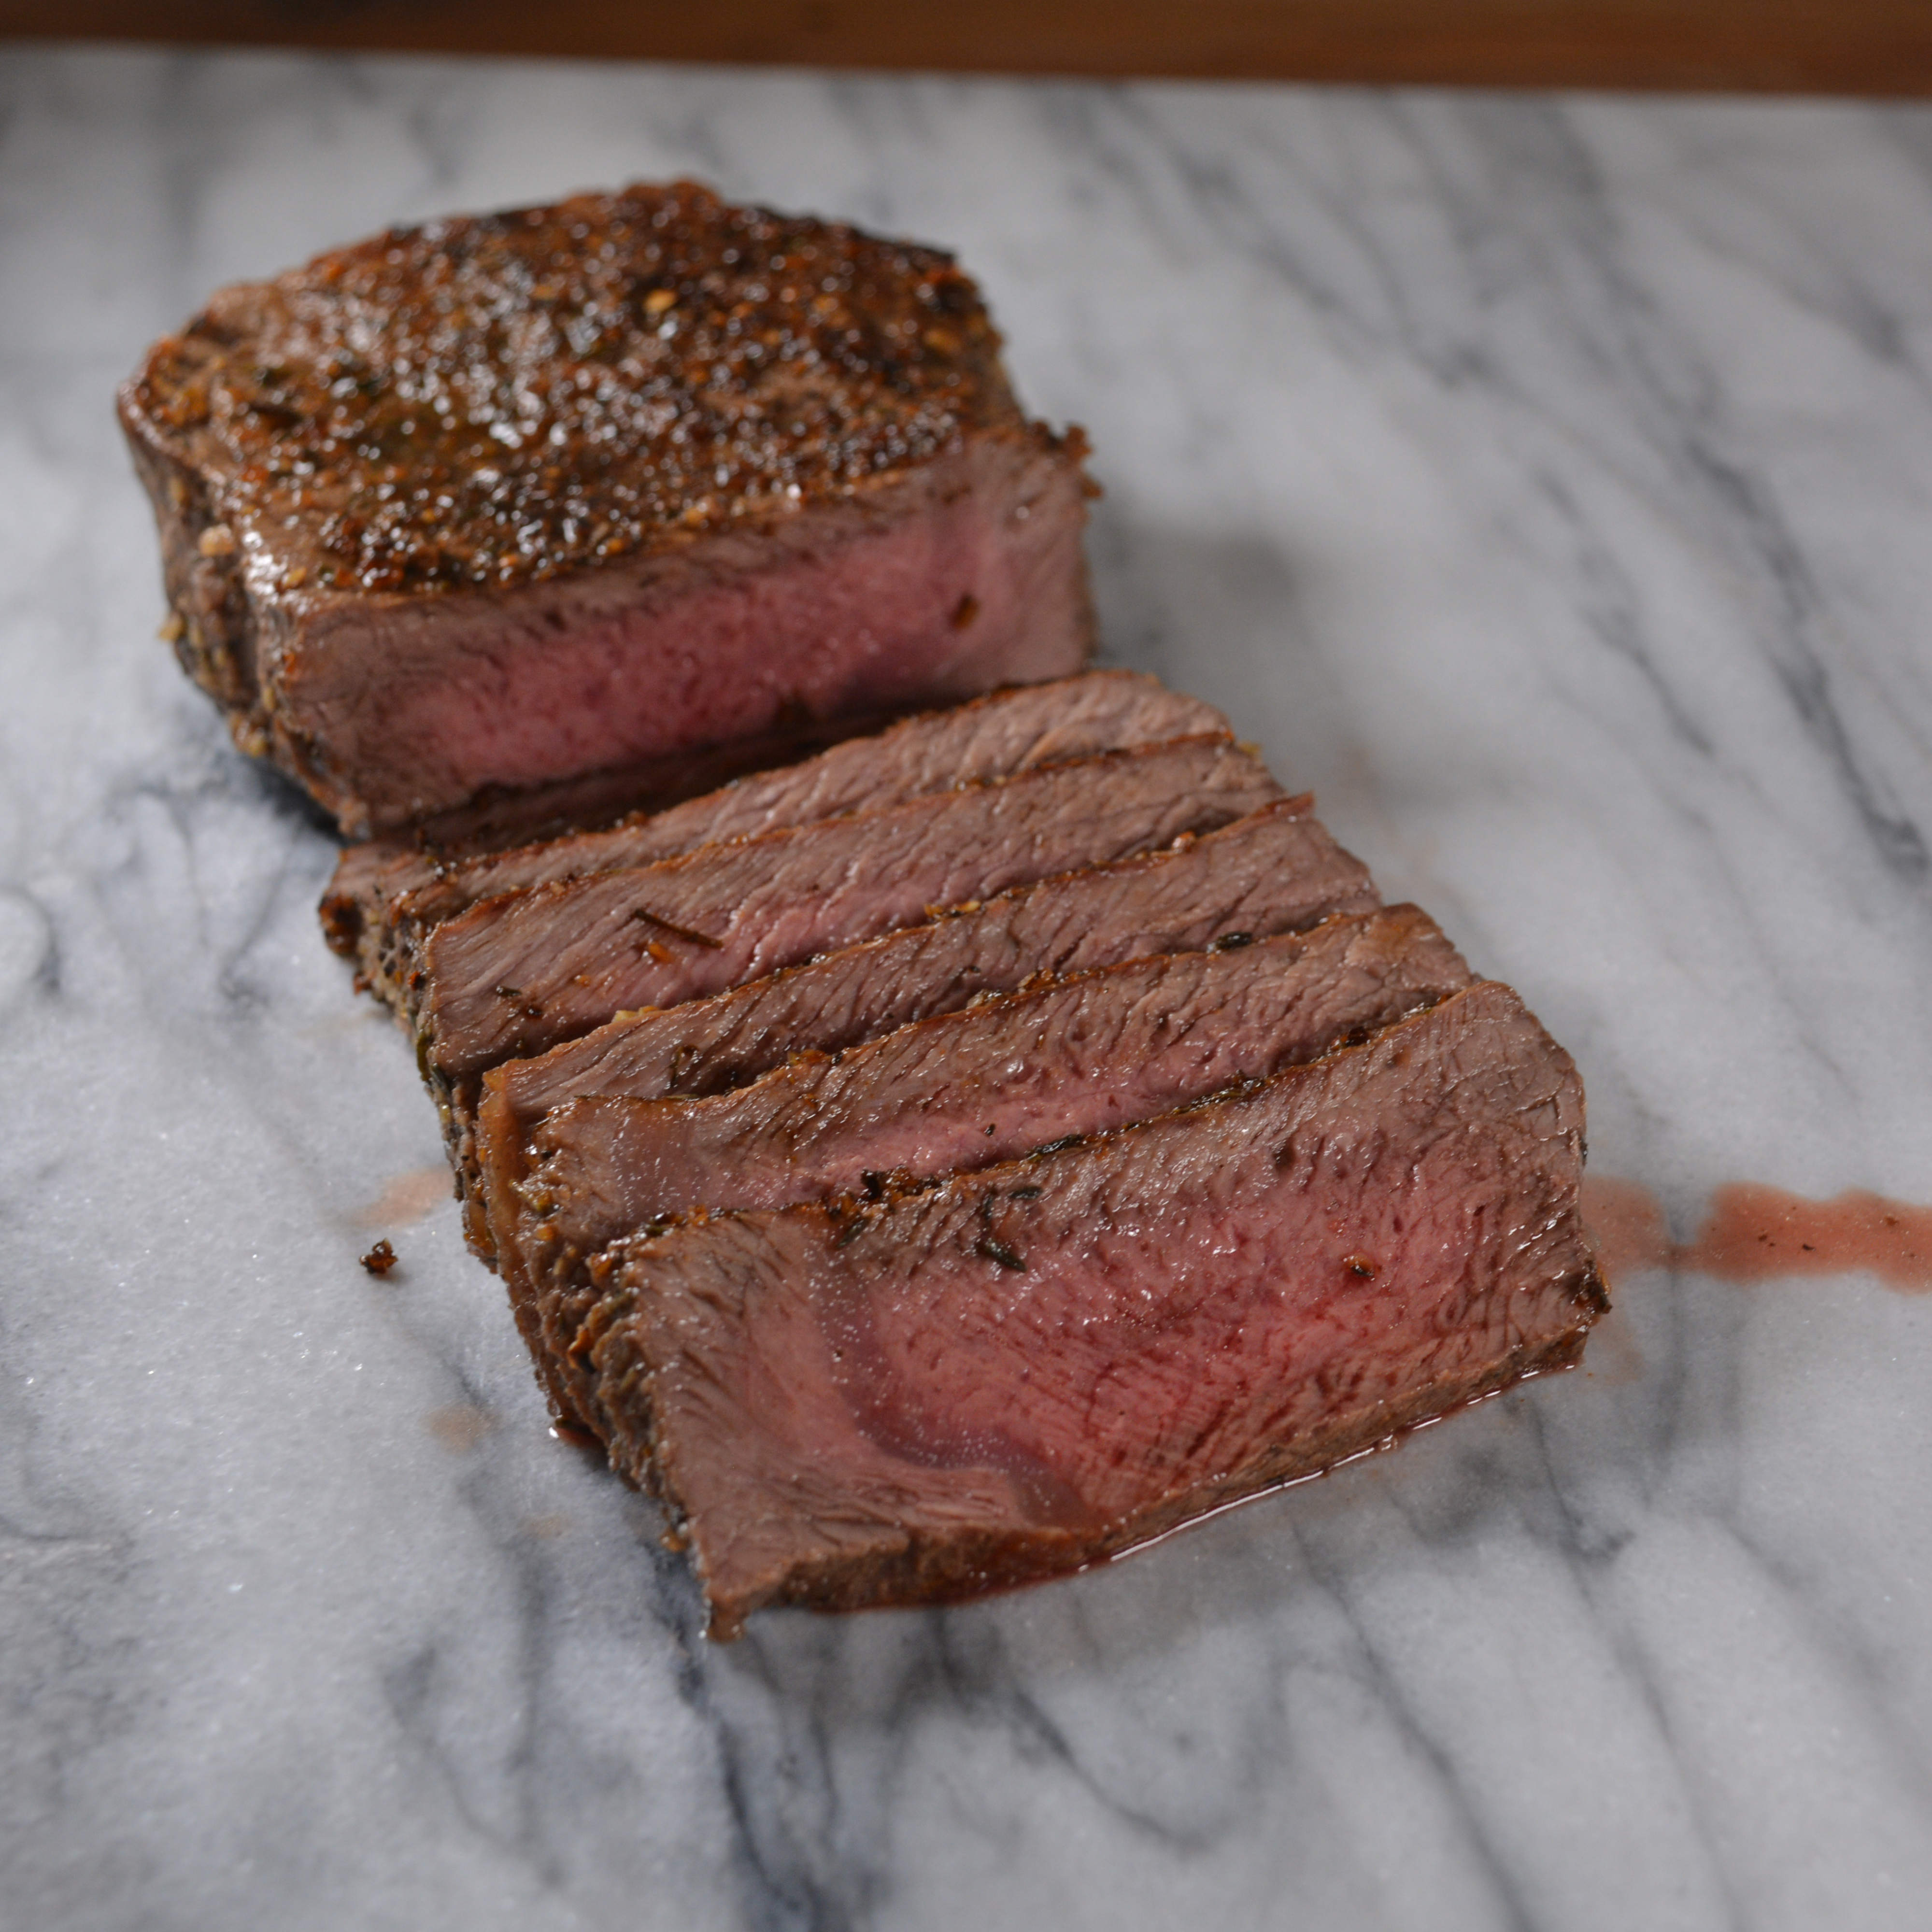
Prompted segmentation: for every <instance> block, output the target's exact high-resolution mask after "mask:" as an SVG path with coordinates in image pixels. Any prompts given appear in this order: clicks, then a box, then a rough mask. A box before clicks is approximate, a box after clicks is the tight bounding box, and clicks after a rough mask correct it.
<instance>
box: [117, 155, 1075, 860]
mask: <svg viewBox="0 0 1932 1932" xmlns="http://www.w3.org/2000/svg"><path fill="white" fill-rule="evenodd" d="M998 350H999V338H998V333H997V332H996V331H995V329H994V328H993V326H992V323H991V320H990V319H989V317H988V316H987V314H986V308H985V305H984V304H983V302H981V300H980V296H979V293H978V291H977V290H976V289H975V288H974V286H973V284H972V283H971V281H969V280H968V278H966V277H965V275H962V273H961V272H959V269H958V268H957V267H956V265H955V264H954V263H953V260H952V259H951V257H949V256H947V255H945V254H943V253H941V251H937V250H934V249H929V248H921V247H919V246H917V245H913V244H910V243H907V242H897V241H892V240H889V239H884V238H880V237H877V236H869V235H866V234H865V233H862V231H860V230H858V229H853V228H850V227H848V226H844V225H842V224H840V223H829V222H823V221H818V220H813V219H811V218H809V217H796V216H786V215H781V214H774V213H772V212H771V211H768V210H765V209H760V208H733V207H729V206H727V205H725V204H724V203H723V202H721V201H720V200H719V199H718V197H717V196H715V195H714V194H712V193H710V192H709V190H706V189H704V188H703V187H700V186H698V185H697V184H693V183H691V182H688V181H687V182H673V183H670V184H637V185H635V186H633V187H629V188H627V189H625V190H622V191H620V192H619V193H615V194H607V195H583V196H576V197H574V198H572V199H570V200H568V201H565V202H560V203H558V204H556V205H553V206H550V207H547V208H530V209H519V210H512V211H507V212H505V213H504V214H495V215H483V216H475V217H457V218H455V219H451V220H443V221H437V222H433V223H425V224H422V225H421V226H416V227H413V228H404V229H392V230H390V231H389V233H386V234H384V235H381V236H373V237H371V238H370V239H368V240H367V241H365V242H361V243H359V244H356V245H352V246H350V247H347V248H340V249H336V250H332V251H330V252H329V254H326V255H323V256H320V257H317V258H316V260H314V261H313V262H311V263H308V264H307V265H305V266H303V267H302V268H299V269H292V270H290V271H289V272H287V273H286V274H284V275H281V276H279V277H278V278H275V280H273V281H266V282H254V283H243V284H236V285H234V286H233V287H229V288H226V289H223V290H217V292H216V293H215V294H214V296H211V298H210V299H209V301H208V306H207V308H206V309H205V311H204V312H203V313H202V314H200V315H199V316H196V317H194V318H193V320H190V322H189V323H187V325H186V326H184V328H183V329H181V331H180V332H178V333H177V334H175V335H169V336H166V337H164V338H162V339H161V340H160V341H158V342H157V343H156V344H154V345H153V346H152V347H151V349H150V350H149V352H148V354H147V356H145V358H144V359H143V361H142V365H141V366H140V368H139V369H138V370H137V371H136V372H135V374H134V375H133V377H131V378H130V380H129V381H128V382H127V383H126V384H124V386H123V388H122V389H121V398H120V404H121V422H122V425H123V427H124V430H125V431H126V434H127V438H128V441H129V444H130V449H131V451H132V452H133V458H134V461H135V466H136V470H137V472H138V473H139V475H140V476H141V478H142V481H143V483H144V484H145V486H146V487H147V489H148V493H149V495H150V497H151V499H152V502H153V505H154V514H155V517H156V522H157V528H158V531H159V534H160V541H161V550H162V565H163V571H162V574H163V582H164V584H165V586H166V592H167V595H168V599H169V605H170V608H171V615H170V618H169V624H168V626H167V634H169V636H170V637H171V638H172V640H173V642H174V643H175V648H176V650H177V652H178V655H179V657H180V658H181V663H182V664H183V666H184V668H185V669H187V670H188V671H189V673H190V675H192V676H193V677H194V678H195V679H196V681H197V682H199V683H200V684H201V685H202V687H203V688H205V690H206V691H208V693H209V694H210V695H211V697H214V699H215V700H216V701H217V703H219V704H220V706H222V708H223V710H224V712H226V715H227V717H228V721H229V727H230V729H231V730H232V731H233V734H234V736H235V738H236V742H237V743H238V744H239V745H242V747H243V748H245V750H248V751H251V752H252V753H255V754H260V755H265V756H267V757H272V758H273V759H274V760H275V761H276V762H277V763H278V764H280V765H281V766H282V768H283V769H284V770H285V771H287V772H289V774H290V775H291V776H293V777H294V778H296V780H297V781H299V782H300V783H302V784H305V786H307V787H308V789H309V790H310V791H311V793H312V794H313V795H314V796H315V797H316V798H317V800H318V801H319V802H320V803H322V804H323V806H324V807H325V808H326V809H328V810H329V811H331V812H332V813H333V814H335V816H336V817H337V818H338V821H339V822H340V823H341V825H342V826H343V828H344V830H345V831H347V832H350V834H351V835H362V834H366V833H368V832H371V831H372V830H376V831H380V830H383V829H389V828H392V827H395V826H401V825H404V824H407V823H410V821H412V820H419V819H422V818H423V817H427V816H429V815H431V814H437V813H440V812H443V811H447V810H449V809H450V808H452V807H456V806H459V805H462V804H463V803H464V802H466V801H467V800H469V799H472V797H474V796H477V795H478V793H481V792H482V791H484V790H486V789H487V788H489V787H504V786H510V787H518V786H528V785H533V784H541V783H543V782H544V781H547V780H551V779H556V778H569V777H573V776H575V775H578V774H580V773H583V772H589V771H592V770H595V769H599V768H601V767H604V766H611V765H615V764H619V763H624V762H626V761H628V760H636V759H640V758H649V757H655V756H658V755H660V754H665V753H669V752H672V751H682V750H688V749H694V748H700V747H703V746H706V745H715V744H718V743H721V742H728V741H731V740H734V739H739V738H741V737H743V736H747V735H749V734H753V733H761V732H764V731H767V730H771V729H772V728H773V727H776V726H779V725H781V724H784V723H785V722H786V721H789V720H791V719H794V718H837V717H840V716H844V715H850V714H856V713H874V712H880V711H889V710H892V709H900V708H904V706H907V705H909V704H910V703H915V702H919V701H924V702H932V701H943V700H946V699H948V698H951V697H960V696H963V695H965V694H969V693H971V692H974V691H981V690H985V689H987V688H991V687H992V686H994V685H998V684H1001V683H1004V682H1032V681H1035V680H1038V679H1046V678H1049V677H1055V676H1063V675H1065V674H1067V673H1070V672H1072V671H1073V670H1076V669H1077V668H1078V667H1079V666H1080V664H1082V663H1083V662H1084V661H1085V659H1086V658H1087V656H1088V653H1089V652H1090V650H1091V646H1092V642H1093V635H1092V633H1093V624H1092V614H1091V606H1090V603H1089V599H1088V591H1087V583H1086V574H1085V564H1084V561H1083V559H1082V553H1081V535H1082V526H1083V524H1084V522H1085V499H1086V496H1087V493H1088V484H1087V483H1086V481H1085V478H1084V476H1083V475H1082V458H1083V456H1084V454H1085V443H1084V440H1083V439H1082V437H1081V436H1080V435H1079V432H1078V431H1070V432H1068V433H1067V434H1065V435H1064V436H1063V435H1057V434H1054V433H1053V432H1052V431H1049V429H1047V428H1046V427H1045V426H1044V425H1040V424H1038V423H1035V422H1030V421H1029V420H1028V419H1027V417H1026V416H1025V413H1023V412H1022V410H1021V409H1020V407H1019V404H1018V402H1017V401H1016V399H1015V398H1014V396H1013V391H1012V389H1011V387H1010V384H1009V383H1008V382H1007V377H1006V375H1005V373H1004V370H1003V369H1002V368H1001V365H1000V362H999V355H998Z"/></svg>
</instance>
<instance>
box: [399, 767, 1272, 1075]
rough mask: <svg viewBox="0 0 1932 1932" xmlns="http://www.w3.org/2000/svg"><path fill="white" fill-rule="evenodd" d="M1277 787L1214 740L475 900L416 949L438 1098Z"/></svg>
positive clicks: (1146, 844) (1176, 832)
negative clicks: (537, 1055)
mask: <svg viewBox="0 0 1932 1932" xmlns="http://www.w3.org/2000/svg"><path fill="white" fill-rule="evenodd" d="M1279 796H1281V788H1280V786H1279V785H1277V784H1275V782H1274V780H1273V779H1272V778H1270V777H1269V776H1268V773H1267V772H1266V771H1265V769H1263V768H1262V766H1261V765H1260V764H1259V762H1258V761H1257V760H1256V759H1254V758H1253V757H1251V756H1250V754H1247V752H1245V751H1241V750H1240V749H1239V748H1237V747H1236V746H1235V745H1234V744H1233V743H1232V741H1231V740H1229V739H1227V738H1225V737H1198V738H1183V739H1176V740H1175V741H1174V742H1172V743H1169V744H1166V745H1145V746H1140V747H1136V748H1133V749H1130V750H1127V751H1110V752H1106V753H1104V754H1100V755H1099V756H1097V757H1092V758H1087V759H1082V760H1078V761H1076V762H1075V763H1070V764H1064V765H1051V766H1045V767H1043V768H1042V769H1039V770H1037V771H1031V772H1021V773H1019V774H1018V775H1016V776H1015V777H1013V778H1002V779H998V780H993V781H986V782H984V783H980V784H971V785H965V786H962V787H960V788H959V789H958V790H953V791H948V792H942V793H937V794H935V795H934V796H931V797H928V798H922V799H913V800H911V801H910V802H907V803H905V804H903V805H895V806H893V807H891V808H889V809H886V810H884V811H868V812H860V813H855V814H853V815H851V816H850V817H844V818H835V819H827V820H823V821H822V822H821V823H818V824H816V825H804V826H791V827H788V828H786V829H781V830H778V831H774V832H766V833H764V834H763V835H760V836H759V837H757V838H748V839H744V840H742V841H737V842H735V843H733V844H716V845H706V846H703V847H700V848H699V849H698V850H697V851H694V852H690V853H685V855H684V856H682V857H680V858H675V859H664V860H661V861H660V862H658V863H657V864H656V865H647V866H640V867H635V868H624V869H622V870H619V871H610V872H601V873H598V874H594V875H593V876H592V877H589V878H585V879H577V880H570V881H568V882H567V883H563V884H561V885H556V886H541V887H538V889H535V890H534V891H531V892H517V893H508V894H505V895H502V896H501V897H499V898H493V899H485V900H484V901H481V903H480V904H477V905H474V906H472V907H470V908H469V910H468V911H467V912H465V913H460V914H459V915H458V916H457V917H456V918H455V919H447V920H446V921H444V922H443V924H442V925H440V926H437V927H436V928H435V929H434V930H433V931H432V932H431V933H430V935H428V938H427V939H426V941H425V942H424V945H423V949H422V959H423V970H422V990H421V995H420V1004H419V1010H418V1013H417V1015H416V1019H417V1022H418V1025H419V1031H420V1037H421V1038H422V1043H423V1044H422V1049H421V1051H420V1053H419V1058H421V1059H422V1061H423V1064H424V1066H425V1071H426V1072H428V1073H429V1074H430V1075H431V1077H432V1078H433V1079H437V1080H440V1082H443V1084H444V1085H445V1086H446V1088H453V1087H454V1086H455V1083H457V1082H469V1083H471V1088H472V1091H471V1092H470V1093H469V1096H468V1097H467V1099H466V1105H468V1106H472V1107H473V1105H474V1092H473V1084H474V1082H475V1079H477V1077H478V1076H480V1075H481V1073H483V1072H484V1070H485V1069H487V1068H488V1067H493V1066H494V1065H496V1064H497V1063H498V1062H499V1061H503V1060H507V1059H510V1058H513V1057H516V1056H520V1055H526V1054H529V1053H531V1052H536V1051H539V1050H541V1049H543V1048H544V1047H547V1046H554V1045H555V1044H556V1043H557V1042H558V1041H559V1040H566V1039H569V1038H571V1037H574V1036H575V1035H577V1034H583V1033H587V1032H589V1031H590V1030H591V1029H592V1028H593V1027H597V1026H601V1025H603V1024H604V1022H605V1021H607V1020H608V1019H610V1018H611V1017H612V1016H613V1015H614V1014H616V1013H619V1012H622V1011H625V1010H631V1009H634V1008H637V1007H666V1006H673V1005H676V1004H678V1003H679V1001H685V1000H691V999H696V998H700V997H701V996H702V995H706V994H708V993H715V992H722V991H723V990H724V989H725V988H727V987H729V986H736V985H738V984H739V983H740V982H742V981H743V980H750V979H754V978H756V977H758V976H759V975H760V974H765V973H769V972H771V971H774V970H775V969H776V968H778V967H781V966H789V965H794V964H796V962H798V961H799V960H802V959H805V958H807V957H808V956H810V955H811V954H813V953H822V952H825V951H828V950H830V949H832V948H833V947H840V946H849V945H851V944H853V943H854V942H855V941H859V940H863V939H870V938H874V936H875V935H877V934H879V933H880V932H886V931H889V930H890V929H892V927H894V926H907V925H911V924H913V923H915V922H918V921H919V920H921V919H922V918H924V917H925V916H926V908H928V907H941V906H947V905H956V904H961V903H962V902H964V901H968V900H977V899H983V898H987V897H989V896H991V895H992V894H993V893H995V892H1001V891H1004V889H1006V888H1007V887H1008V886H1016V885H1023V884H1027V883H1031V882H1032V881H1034V880H1038V879H1041V878H1045V877H1050V876H1052V874H1054V873H1056V872H1061V871H1070V870H1072V869H1073V868H1076V867H1077V866H1080V865H1091V864H1094V863H1097V862H1104V861H1106V860H1109V859H1121V858H1125V857H1127V856H1129V855H1130V854H1131V853H1136V852H1141V851H1145V850H1149V849H1151V848H1152V847H1157V846H1160V845H1166V844H1171V843H1172V841H1173V840H1175V838H1178V837H1179V836H1180V835H1181V834H1182V833H1184V832H1205V831H1211V830H1212V829H1214V828H1215V827H1216V826H1221V825H1226V824H1228V823H1231V822H1232V820H1235V819H1237V818H1240V817H1243V816H1244V815H1245V814H1247V813H1248V812H1250V811H1253V810H1255V809H1256V807H1258V806H1259V805H1265V804H1267V803H1268V802H1270V801H1271V800H1272V799H1275V798H1278V797H1279Z"/></svg>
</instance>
